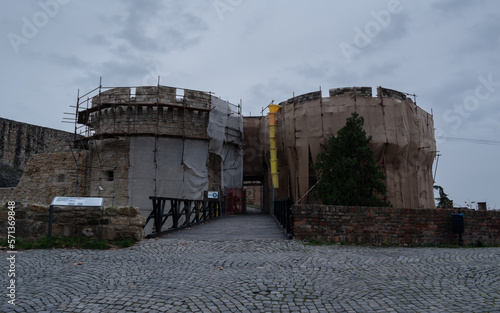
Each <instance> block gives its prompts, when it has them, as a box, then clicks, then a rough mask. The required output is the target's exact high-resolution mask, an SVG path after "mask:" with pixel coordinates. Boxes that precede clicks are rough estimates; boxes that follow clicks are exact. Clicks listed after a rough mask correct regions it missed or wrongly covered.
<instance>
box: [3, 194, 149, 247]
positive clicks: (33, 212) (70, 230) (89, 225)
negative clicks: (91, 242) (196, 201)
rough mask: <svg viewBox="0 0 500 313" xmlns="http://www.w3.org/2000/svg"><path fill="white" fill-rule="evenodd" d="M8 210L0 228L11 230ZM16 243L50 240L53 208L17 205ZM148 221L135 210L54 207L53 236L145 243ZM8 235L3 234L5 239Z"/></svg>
mask: <svg viewBox="0 0 500 313" xmlns="http://www.w3.org/2000/svg"><path fill="white" fill-rule="evenodd" d="M7 212H8V211H7V209H6V206H2V207H1V210H0V228H1V229H7V218H8V214H7ZM15 212H16V215H15V218H16V239H21V240H34V239H37V238H42V237H45V236H47V234H48V227H49V207H48V206H46V205H37V204H25V205H22V204H20V203H17V204H16V209H15ZM144 224H145V220H144V218H142V217H141V216H140V215H139V210H138V209H137V208H134V207H107V208H105V209H101V208H99V207H54V209H53V224H52V235H53V236H59V237H67V236H72V237H88V238H99V237H100V234H101V230H102V238H103V239H105V240H107V241H118V240H126V239H133V240H137V241H138V240H142V239H144V229H143V227H144ZM6 234H7V233H6V232H3V233H1V234H0V238H1V239H5V237H6Z"/></svg>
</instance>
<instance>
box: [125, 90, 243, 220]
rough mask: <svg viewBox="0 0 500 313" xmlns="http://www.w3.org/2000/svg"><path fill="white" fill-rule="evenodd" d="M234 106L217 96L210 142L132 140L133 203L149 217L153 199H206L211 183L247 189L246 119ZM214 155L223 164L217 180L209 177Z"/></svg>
mask: <svg viewBox="0 0 500 313" xmlns="http://www.w3.org/2000/svg"><path fill="white" fill-rule="evenodd" d="M233 107H235V106H234V105H232V104H230V103H228V102H226V101H222V100H220V99H219V98H217V97H214V96H212V97H211V111H210V115H209V121H208V125H207V133H208V136H209V139H210V140H197V139H193V138H184V139H183V138H177V137H166V136H163V137H162V136H132V137H131V138H130V165H129V171H128V179H129V201H128V204H129V205H131V206H135V207H139V208H140V209H141V211H142V212H143V215H146V214H147V213H149V212H150V210H151V207H152V204H151V200H149V196H158V197H171V198H182V199H202V198H203V193H204V191H208V188H209V179H212V181H214V180H215V181H218V182H220V183H219V184H220V185H219V188H220V189H225V188H241V187H242V184H243V152H242V148H241V144H242V143H241V140H242V133H243V119H242V117H241V114H239V112H237V110H235V109H234V108H233ZM236 108H237V107H236ZM210 153H213V154H216V155H219V156H220V160H221V161H220V163H221V164H220V171H219V172H218V173H215V175H217V176H218V178H217V177H216V178H215V179H214V177H211V178H210V177H209V172H210V171H209V170H210V169H209V168H208V166H209V164H210V162H209V161H210ZM217 168H218V167H217ZM211 172H214V169H211ZM211 175H214V174H211Z"/></svg>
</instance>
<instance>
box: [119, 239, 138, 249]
mask: <svg viewBox="0 0 500 313" xmlns="http://www.w3.org/2000/svg"><path fill="white" fill-rule="evenodd" d="M115 245H116V246H118V247H120V248H129V247H132V246H133V245H135V240H133V239H126V240H120V241H116V242H115Z"/></svg>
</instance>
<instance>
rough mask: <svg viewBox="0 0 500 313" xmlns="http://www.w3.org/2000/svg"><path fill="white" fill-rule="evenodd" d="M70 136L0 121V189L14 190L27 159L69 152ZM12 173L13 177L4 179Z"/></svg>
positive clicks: (13, 122)
mask: <svg viewBox="0 0 500 313" xmlns="http://www.w3.org/2000/svg"><path fill="white" fill-rule="evenodd" d="M73 136H74V134H73V133H68V132H64V131H60V130H55V129H51V128H47V127H41V126H36V125H31V124H26V123H21V122H16V121H12V120H8V119H4V118H0V165H3V166H2V167H1V168H0V187H15V186H16V185H17V182H18V181H19V179H20V177H21V173H22V171H23V170H24V169H25V168H26V165H27V163H28V160H29V159H30V157H31V156H33V155H35V154H37V153H49V152H67V151H70V143H71V142H72V141H73ZM12 171H14V172H17V175H14V176H12V175H8V174H9V173H8V172H10V173H12ZM5 175H6V178H5V179H2V177H4V176H5Z"/></svg>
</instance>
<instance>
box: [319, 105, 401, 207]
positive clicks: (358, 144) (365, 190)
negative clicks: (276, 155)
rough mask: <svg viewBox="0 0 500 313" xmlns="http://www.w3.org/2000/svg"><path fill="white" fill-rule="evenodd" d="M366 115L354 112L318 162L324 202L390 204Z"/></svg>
mask: <svg viewBox="0 0 500 313" xmlns="http://www.w3.org/2000/svg"><path fill="white" fill-rule="evenodd" d="M363 125H364V118H363V117H362V116H359V115H358V114H357V113H353V114H352V116H351V117H349V118H347V120H346V125H345V126H344V127H343V128H341V129H340V130H339V131H338V132H337V136H336V137H335V136H331V137H330V138H329V139H328V140H327V143H326V146H325V150H324V151H323V152H322V153H320V154H319V155H318V161H317V162H316V164H315V165H314V167H315V169H316V171H317V173H318V174H319V180H318V183H317V185H316V187H317V189H316V190H317V192H318V195H319V197H320V199H321V200H322V201H323V204H326V205H348V206H372V207H373V206H377V207H383V206H390V205H391V204H390V203H389V202H388V201H384V200H382V199H381V197H384V196H385V194H386V192H387V189H386V186H385V184H384V179H385V175H384V173H383V172H382V169H381V168H380V166H378V165H377V164H376V163H375V156H374V154H373V151H372V150H371V149H370V147H369V146H368V144H369V143H370V140H371V136H370V137H367V136H366V132H365V131H364V130H363Z"/></svg>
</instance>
